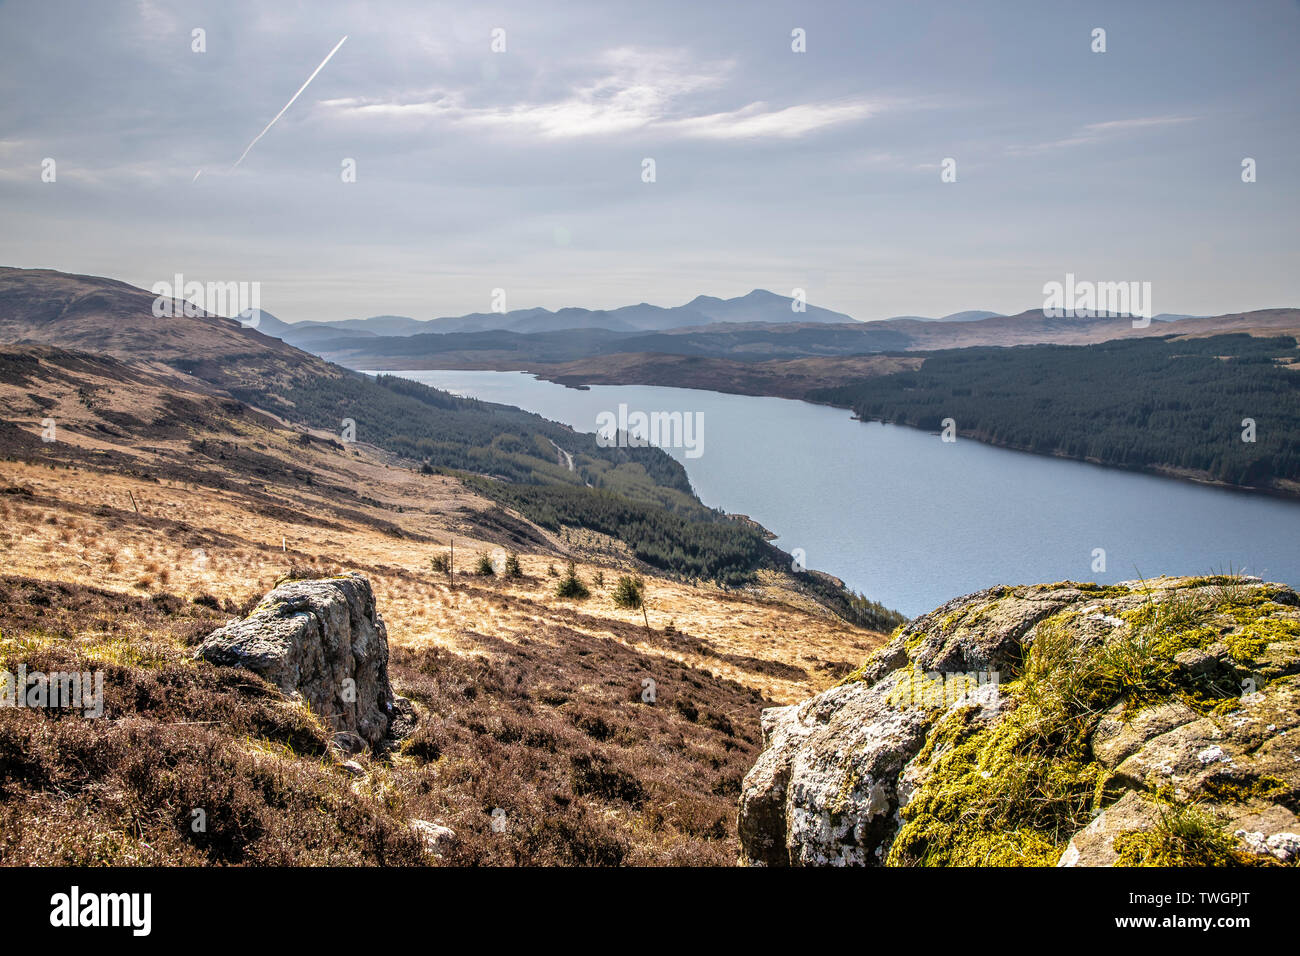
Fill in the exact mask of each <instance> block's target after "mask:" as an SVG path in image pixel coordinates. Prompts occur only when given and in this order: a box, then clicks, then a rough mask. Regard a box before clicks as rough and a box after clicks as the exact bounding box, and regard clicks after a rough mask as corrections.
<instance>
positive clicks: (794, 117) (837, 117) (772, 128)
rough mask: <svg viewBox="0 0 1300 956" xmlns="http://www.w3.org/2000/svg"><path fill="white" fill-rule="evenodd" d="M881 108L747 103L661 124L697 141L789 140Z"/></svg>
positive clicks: (865, 104)
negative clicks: (775, 138)
mask: <svg viewBox="0 0 1300 956" xmlns="http://www.w3.org/2000/svg"><path fill="white" fill-rule="evenodd" d="M881 108H882V107H881V106H880V105H877V104H872V103H868V102H865V101H856V102H843V103H801V104H799V105H797V106H787V107H785V108H784V109H777V110H773V109H769V108H768V106H767V104H766V103H761V102H760V103H751V104H749V105H748V106H746V107H743V108H741V109H738V110H732V111H731V112H729V113H712V114H710V115H707V116H694V117H690V118H688V119H681V120H675V121H672V122H669V123H665V124H663V125H664V127H665V128H667V129H668V130H670V131H675V132H678V133H680V134H681V135H683V136H689V137H694V138H698V139H751V138H754V137H772V136H777V137H781V138H785V139H790V138H793V137H796V136H802V135H803V134H805V133H811V132H814V131H815V130H819V129H822V128H824V127H827V126H834V125H837V124H839V123H848V122H852V121H854V120H859V119H866V118H867V117H869V116H871V115H873V114H875V113H877V112H879V111H880V109H881Z"/></svg>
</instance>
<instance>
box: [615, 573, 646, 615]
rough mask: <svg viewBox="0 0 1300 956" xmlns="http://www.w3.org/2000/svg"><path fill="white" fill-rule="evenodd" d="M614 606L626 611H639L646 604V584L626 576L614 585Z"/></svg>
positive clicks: (628, 575)
mask: <svg viewBox="0 0 1300 956" xmlns="http://www.w3.org/2000/svg"><path fill="white" fill-rule="evenodd" d="M614 604H615V606H617V607H621V608H623V609H624V610H626V611H638V610H640V609H641V606H642V605H643V604H645V582H644V581H642V580H641V579H640V578H638V577H633V576H632V575H630V574H625V575H623V576H622V577H621V578H619V579H618V583H617V584H616V585H614Z"/></svg>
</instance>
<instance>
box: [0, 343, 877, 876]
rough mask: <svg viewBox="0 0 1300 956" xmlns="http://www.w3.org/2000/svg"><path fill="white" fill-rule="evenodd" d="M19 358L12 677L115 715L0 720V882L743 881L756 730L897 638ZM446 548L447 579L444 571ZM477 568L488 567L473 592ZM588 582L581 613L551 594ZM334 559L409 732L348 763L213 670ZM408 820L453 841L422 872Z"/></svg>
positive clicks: (15, 372)
mask: <svg viewBox="0 0 1300 956" xmlns="http://www.w3.org/2000/svg"><path fill="white" fill-rule="evenodd" d="M0 351H2V352H3V358H0V419H2V420H3V423H4V424H3V428H0V517H3V519H4V520H3V530H2V531H0V540H2V541H3V546H4V547H3V550H4V554H5V559H6V563H5V567H4V569H3V572H2V575H0V634H2V635H3V637H2V639H0V657H3V666H4V667H5V668H8V669H9V670H10V671H13V670H15V669H16V668H17V667H19V666H20V665H23V666H25V667H26V668H27V670H28V672H29V673H30V672H36V671H41V672H45V673H48V672H52V671H56V670H61V671H70V670H92V669H93V670H99V671H102V672H103V674H104V703H105V716H106V718H107V719H106V720H84V721H83V720H77V719H63V718H60V715H59V711H56V710H55V711H51V710H42V709H35V710H33V709H12V708H10V709H5V710H4V711H3V712H2V713H0V815H2V816H0V820H3V825H2V826H0V833H3V837H2V838H0V861H2V862H4V863H6V864H19V863H40V864H44V865H48V864H51V863H69V864H91V863H94V864H173V863H188V864H195V863H243V864H308V863H310V864H325V863H331V864H343V863H388V864H403V863H427V862H438V861H439V860H441V861H442V862H445V863H491V864H508V863H531V864H541V863H559V864H592V863H606V864H608V863H620V862H621V863H641V864H663V863H678V864H685V863H690V864H730V863H733V862H734V861H735V859H736V856H737V853H738V846H737V843H736V838H735V800H736V795H737V794H738V792H739V785H740V779H741V777H742V776H743V774H744V772H745V770H746V768H747V766H748V764H749V762H750V761H751V760H752V758H753V756H754V754H755V752H756V747H757V745H758V739H759V732H758V714H759V712H760V711H761V709H762V708H763V707H764V706H767V705H769V704H771V703H780V702H788V701H792V700H796V699H798V698H800V697H801V696H805V695H807V694H808V693H810V692H814V691H816V690H818V689H821V688H824V687H826V686H829V685H830V684H831V683H833V682H834V681H835V680H837V679H839V677H841V676H842V675H843V674H844V673H846V672H847V671H848V670H849V669H850V667H851V666H852V663H853V662H855V661H856V660H858V659H859V658H860V657H861V656H862V655H863V654H865V653H866V652H868V651H869V650H870V649H871V648H873V647H874V646H876V645H877V644H878V643H879V642H880V640H881V637H880V635H879V634H877V633H874V632H871V631H867V630H863V629H860V628H857V627H854V626H852V625H850V624H848V623H846V622H845V621H843V620H842V619H840V618H838V617H836V616H834V615H832V614H830V613H829V612H828V611H827V610H826V609H825V608H824V607H823V606H822V605H821V604H820V603H818V601H817V600H815V599H814V596H813V595H810V594H809V593H806V590H805V588H804V586H803V584H801V582H800V581H799V580H797V579H796V578H795V576H793V575H788V574H787V575H780V574H774V573H769V572H760V573H759V574H758V576H757V578H756V580H755V582H754V584H753V585H752V586H751V587H749V588H747V589H744V590H730V591H724V590H721V589H719V588H716V587H712V586H708V585H705V584H701V585H698V586H693V585H691V584H688V583H683V582H681V581H678V580H675V579H673V578H670V577H667V576H664V575H663V574H659V573H656V571H655V569H654V568H653V567H651V566H648V565H646V564H644V563H643V562H639V561H637V560H636V559H635V558H634V557H633V556H632V555H630V554H629V553H628V550H627V547H626V545H624V544H622V543H621V542H619V541H617V540H614V539H611V538H609V537H606V536H601V535H596V534H592V533H589V532H585V531H583V530H582V529H579V528H575V527H571V526H562V527H560V528H559V529H558V530H556V531H554V532H552V531H549V530H547V529H545V528H542V527H540V526H538V525H537V524H534V523H532V522H530V521H528V520H526V519H525V518H523V517H522V516H521V515H520V514H518V513H517V512H513V511H511V510H508V509H504V508H502V507H501V506H500V505H498V504H496V503H494V502H493V501H491V500H489V499H487V498H484V497H482V496H481V495H478V494H475V493H473V492H471V491H470V490H468V488H467V487H466V485H465V484H464V483H463V482H462V481H461V480H460V479H458V478H455V477H452V476H450V475H440V474H429V473H426V472H424V471H422V470H421V469H420V468H419V467H417V466H416V464H415V463H413V462H410V461H404V460H401V459H398V458H396V457H395V456H393V455H392V454H391V453H389V452H387V451H385V450H383V449H381V448H378V447H376V446H374V445H370V444H367V443H364V442H361V441H358V442H356V443H349V444H345V443H343V442H341V441H339V440H338V437H337V434H336V433H334V432H332V431H323V430H322V431H318V430H311V429H304V428H302V427H299V426H294V425H290V424H287V423H286V422H284V421H282V420H280V419H279V418H277V417H275V416H271V415H268V414H266V413H263V412H259V411H257V410H255V409H253V408H250V407H249V406H247V405H245V404H243V403H241V402H238V401H235V400H233V399H231V398H229V397H226V396H222V395H218V394H214V393H213V391H212V388H211V387H210V386H209V385H208V384H207V383H203V382H197V383H196V382H194V380H193V378H192V377H188V376H184V375H178V374H175V373H173V372H171V371H168V370H152V369H145V368H141V367H137V366H133V365H128V364H125V363H122V362H120V361H118V360H116V359H114V358H111V357H107V356H88V355H86V354H84V353H79V352H73V351H67V350H61V349H55V348H50V347H48V346H23V347H12V346H11V347H7V348H4V349H3V350H0ZM47 418H52V419H53V420H54V421H55V422H56V423H57V425H56V431H55V433H54V437H55V439H56V440H55V441H51V442H45V441H42V431H43V427H44V426H43V425H42V421H43V420H44V419H47ZM453 541H454V548H455V565H454V573H453V574H451V575H448V574H445V573H443V572H438V571H434V570H433V569H432V568H431V559H432V558H434V557H437V556H441V555H446V554H448V545H449V544H451V543H453ZM507 551H510V552H514V553H516V554H518V556H519V561H520V564H521V572H522V573H521V576H520V577H518V578H507V577H505V576H503V575H502V574H501V573H500V571H501V570H502V569H503V568H504V560H503V557H504V554H505V553H506V552H507ZM480 555H486V556H490V557H493V558H494V559H495V562H496V568H497V571H498V573H497V574H494V575H493V576H491V577H484V576H481V575H478V574H475V573H474V570H475V565H476V560H475V559H476V558H477V557H478V556H480ZM568 560H574V561H575V562H576V571H577V573H578V575H579V576H580V577H581V578H582V579H583V580H585V581H586V582H587V584H588V586H589V587H590V589H591V592H592V594H591V597H589V598H588V599H586V600H583V601H578V600H573V601H566V600H561V599H559V598H558V597H556V580H557V579H556V578H555V577H553V576H552V574H551V568H552V567H555V566H557V565H558V567H559V569H561V570H562V569H563V568H564V567H565V564H566V562H567V561H568ZM344 568H347V569H350V570H357V571H360V572H362V573H364V574H365V575H367V577H368V578H369V580H370V581H371V582H372V583H373V585H374V588H375V593H376V599H377V605H378V608H379V610H380V612H381V613H382V614H383V616H384V618H385V620H386V622H387V627H388V634H389V641H390V643H391V648H392V650H391V660H390V673H391V676H392V680H393V683H394V687H395V690H396V692H397V693H398V694H399V695H401V696H402V697H405V698H407V699H409V700H410V701H411V702H412V703H411V706H412V707H413V710H414V715H415V717H416V718H417V720H416V723H415V729H414V732H413V733H412V734H411V735H410V736H409V737H408V738H407V739H406V740H405V742H404V743H402V744H401V746H400V747H399V748H398V749H397V750H395V751H393V752H390V753H374V754H370V755H365V754H358V755H355V756H353V757H351V758H349V759H350V760H351V764H347V760H346V759H345V757H344V756H337V757H334V756H332V754H333V752H334V751H333V749H332V748H333V744H332V742H331V737H330V734H329V732H328V731H327V729H325V728H323V727H322V725H321V723H320V721H319V720H317V719H316V718H315V717H314V716H313V715H312V714H311V713H310V712H308V711H306V710H304V709H303V708H302V706H301V705H299V704H295V703H293V701H291V700H290V699H288V698H286V697H285V696H284V695H282V694H281V693H280V692H278V691H276V690H275V689H274V688H273V687H271V686H270V685H267V684H265V682H263V681H261V680H260V679H258V678H256V677H255V676H252V675H250V674H248V673H247V672H239V671H232V670H228V669H222V668H217V667H213V666H211V665H209V664H206V663H203V662H196V661H194V660H193V659H192V655H193V650H194V646H195V644H196V643H197V642H198V641H199V640H201V639H202V638H203V637H204V636H205V635H206V634H207V633H209V632H210V631H211V630H212V629H214V628H216V627H218V626H219V625H221V624H224V623H226V622H227V621H229V620H231V619H232V617H234V616H237V615H238V614H240V613H242V612H243V611H247V610H248V609H249V608H250V607H252V605H253V604H255V603H256V602H257V601H258V600H259V599H260V598H261V596H262V595H263V594H264V593H265V592H266V591H267V590H269V589H270V588H271V586H272V585H273V584H274V583H275V581H276V580H277V579H278V578H280V577H281V576H283V575H285V574H288V573H292V574H295V575H299V576H303V575H316V576H320V575H325V574H329V573H332V572H334V571H336V570H341V569H344ZM625 573H637V574H640V575H641V576H642V577H643V578H644V579H645V581H646V592H647V603H648V609H647V617H648V621H649V628H648V629H647V627H646V623H645V620H644V619H643V615H642V613H641V612H639V611H631V610H623V609H620V608H619V607H617V606H616V605H615V604H614V602H613V600H612V597H611V592H612V589H613V586H614V584H615V582H616V580H617V577H618V576H619V575H620V574H625ZM598 575H601V576H603V582H604V583H603V584H599V583H597V576H598ZM645 679H650V680H653V681H654V682H655V685H656V690H657V698H656V703H654V704H653V705H650V704H646V703H645V702H644V701H643V700H642V694H643V692H644V686H643V683H642V682H643V680H645ZM321 807H325V808H327V812H326V813H321V812H320V808H321ZM195 808H203V809H204V811H205V814H206V817H205V819H206V821H207V829H206V830H205V831H203V832H202V834H199V835H196V833H195V831H193V830H192V828H191V822H192V811H193V809H195ZM496 810H500V811H502V812H503V813H504V819H505V821H506V825H505V827H504V829H503V830H500V831H498V830H497V829H494V821H495V820H496V818H495V817H494V816H493V811H496ZM411 820H422V821H429V822H430V823H431V824H436V825H445V826H448V827H450V828H451V829H453V830H454V831H455V832H456V834H457V838H456V841H455V844H454V846H451V847H448V848H445V849H444V850H440V851H439V856H438V857H434V856H431V855H430V853H431V851H430V849H429V847H428V846H427V844H426V841H424V840H423V839H422V838H421V836H420V832H419V831H418V829H413V828H412V825H411V823H410V821H411Z"/></svg>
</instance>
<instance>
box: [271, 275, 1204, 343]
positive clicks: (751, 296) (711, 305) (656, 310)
mask: <svg viewBox="0 0 1300 956" xmlns="http://www.w3.org/2000/svg"><path fill="white" fill-rule="evenodd" d="M793 305H794V299H793V298H791V297H790V296H783V295H777V294H776V293H774V292H769V291H768V290H766V289H754V290H753V291H752V292H750V293H748V294H746V295H743V296H736V297H735V298H731V299H721V298H718V297H716V296H710V295H699V296H696V297H695V298H694V299H692V300H691V301H690V302H687V303H686V304H684V305H679V306H672V307H664V306H658V305H651V304H649V303H647V302H641V303H638V304H637V305H628V306H623V307H621V308H617V309H585V308H580V307H576V306H575V307H566V308H562V309H558V310H555V311H552V310H550V309H543V308H532V309H514V310H511V311H507V312H474V313H471V314H469V315H461V316H447V317H443V318H437V319H415V318H411V317H410V316H405V315H376V316H371V317H370V318H365V319H344V320H340V321H334V322H316V321H311V320H306V321H301V322H284V321H282V320H280V319H279V318H277V317H276V316H274V315H273V314H271V313H270V312H268V311H266V310H264V309H261V310H257V313H258V314H257V315H256V316H252V317H251V319H250V321H249V324H251V325H253V326H254V327H255V328H256V329H257V330H258V331H259V332H262V333H263V334H264V335H269V336H272V337H274V338H278V339H281V340H283V341H285V342H288V343H290V344H292V345H297V346H300V347H302V348H307V349H313V350H314V349H323V350H327V351H332V350H337V349H339V348H342V347H345V346H346V345H347V344H348V342H349V340H361V339H369V338H379V337H390V336H411V335H424V334H446V335H454V334H461V333H480V332H513V333H517V334H520V335H532V334H536V333H552V332H568V331H573V330H592V329H594V330H602V331H606V332H619V333H638V332H669V331H678V330H684V329H701V328H706V327H709V326H717V325H722V324H728V325H750V326H755V325H756V326H780V325H784V326H788V325H801V326H806V325H848V326H858V327H862V326H873V327H879V326H880V323H896V322H927V323H956V322H962V323H965V322H981V321H984V320H986V319H1002V318H1006V317H1007V316H1006V314H1005V313H1002V312H991V311H988V310H986V309H969V310H965V311H962V312H953V313H951V314H949V315H944V316H939V317H930V316H922V315H899V316H894V317H892V318H889V319H881V320H877V321H874V322H863V321H861V320H859V319H855V318H854V317H853V316H851V315H847V314H845V313H843V312H835V311H833V310H831V309H825V308H822V307H820V306H815V305H810V304H805V305H804V308H803V309H802V311H795V309H794V308H793ZM1030 311H1032V310H1030ZM1023 314H1026V315H1027V314H1029V313H1023ZM1184 318H1192V316H1187V315H1172V314H1169V313H1162V314H1161V315H1157V316H1155V318H1154V321H1157V322H1161V321H1174V320H1177V319H1184ZM352 344H359V343H357V342H355V341H353V343H352Z"/></svg>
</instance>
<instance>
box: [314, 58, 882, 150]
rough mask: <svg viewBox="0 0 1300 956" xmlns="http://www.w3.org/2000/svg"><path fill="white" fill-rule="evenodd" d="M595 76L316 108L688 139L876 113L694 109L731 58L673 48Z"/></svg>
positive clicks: (794, 128) (862, 108) (782, 129)
mask: <svg viewBox="0 0 1300 956" xmlns="http://www.w3.org/2000/svg"><path fill="white" fill-rule="evenodd" d="M600 65H601V67H602V68H603V72H602V73H601V75H599V76H598V77H596V78H595V79H592V80H589V81H586V82H578V83H576V84H573V85H571V87H570V88H569V89H568V90H567V92H564V93H562V94H560V95H558V96H556V97H554V98H552V99H550V100H539V101H532V102H518V103H510V104H498V105H473V104H470V103H468V102H467V101H466V98H465V96H464V94H462V93H460V92H456V91H448V90H430V91H425V92H422V93H415V94H408V95H401V96H393V97H387V98H373V97H372V98H367V97H348V98H343V99H333V100H325V101H323V102H322V104H321V105H322V106H324V107H326V108H327V109H330V110H333V111H334V112H335V113H336V114H338V115H340V116H343V117H349V116H350V117H381V118H389V119H403V118H410V119H419V120H425V121H433V122H446V123H449V124H453V125H457V126H466V127H478V128H481V129H495V130H502V131H507V132H515V133H520V134H524V135H532V136H539V137H542V138H544V139H574V138H579V137H591V136H617V135H621V134H626V133H631V132H637V131H641V130H647V131H655V132H659V133H664V134H667V135H671V136H680V137H685V138H694V139H713V140H727V139H751V138H756V137H773V136H776V137H783V138H790V137H795V136H801V135H803V134H805V133H809V132H812V131H814V130H818V129H821V128H823V127H826V126H831V125H835V124H839V123H846V122H851V121H854V120H859V119H863V118H866V117H868V116H871V115H873V114H874V113H876V112H879V111H880V110H881V109H882V108H883V105H882V104H873V103H868V102H866V101H864V100H857V101H854V100H842V101H836V102H827V103H801V104H795V105H792V106H785V107H772V106H770V105H769V104H767V103H765V102H762V101H759V102H752V103H749V104H747V105H745V106H742V107H739V108H737V109H733V110H724V111H717V112H699V106H698V105H696V106H694V107H692V105H691V104H690V102H689V100H690V99H691V98H693V97H699V96H701V95H703V94H707V93H710V92H712V91H716V90H718V89H720V88H722V87H723V86H725V84H726V82H727V80H728V79H729V78H730V75H731V72H732V64H731V63H716V64H711V65H706V66H704V67H700V66H695V67H693V68H692V67H690V66H689V64H688V63H687V62H686V61H685V60H684V59H682V58H681V57H680V56H678V55H676V54H673V53H663V52H658V51H643V50H636V49H633V48H627V47H621V48H618V49H615V50H610V51H607V52H606V53H605V54H603V55H602V57H601V58H600Z"/></svg>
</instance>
